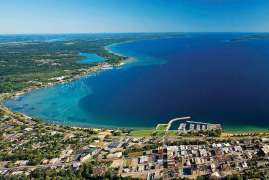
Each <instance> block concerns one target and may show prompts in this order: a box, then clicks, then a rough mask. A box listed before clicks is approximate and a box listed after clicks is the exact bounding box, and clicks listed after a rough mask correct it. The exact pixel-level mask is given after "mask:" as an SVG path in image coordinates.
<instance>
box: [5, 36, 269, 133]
mask: <svg viewBox="0 0 269 180" xmlns="http://www.w3.org/2000/svg"><path fill="white" fill-rule="evenodd" d="M237 36H238V34H215V33H212V34H190V35H189V36H184V37H181V38H169V39H156V40H141V41H135V42H129V43H125V44H118V45H114V46H111V47H110V49H111V50H112V51H114V52H116V53H120V54H123V55H125V56H132V57H135V60H133V62H131V63H127V64H126V65H124V66H122V67H121V68H117V69H112V70H106V71H101V72H98V73H96V74H93V75H89V76H87V77H83V78H81V79H79V80H76V81H73V82H70V83H67V84H61V85H56V86H53V87H49V88H45V89H40V90H34V91H32V92H30V93H28V94H26V95H24V96H22V97H19V98H17V99H15V100H9V101H7V102H6V103H5V104H6V105H7V106H8V107H10V108H12V109H13V110H15V111H20V112H24V113H26V114H28V115H30V116H35V117H40V118H42V119H44V120H45V121H49V122H56V123H64V124H68V125H79V126H85V127H89V126H99V127H100V126H106V127H153V126H155V125H156V124H157V123H160V122H167V121H168V120H169V119H171V118H174V117H180V116H192V118H193V120H196V121H205V122H214V123H221V124H222V125H224V127H225V128H246V127H255V128H256V127H257V128H269V108H268V105H269V83H268V82H269V41H268V40H251V41H238V42H230V41H229V39H232V38H234V37H237Z"/></svg>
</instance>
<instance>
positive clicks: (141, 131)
mask: <svg viewBox="0 0 269 180" xmlns="http://www.w3.org/2000/svg"><path fill="white" fill-rule="evenodd" d="M154 131H155V130H154V129H137V130H133V131H132V132H131V133H130V135H131V136H136V137H147V136H151V135H152V133H153V132H154Z"/></svg>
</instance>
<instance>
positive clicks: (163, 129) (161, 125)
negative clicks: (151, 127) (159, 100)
mask: <svg viewBox="0 0 269 180" xmlns="http://www.w3.org/2000/svg"><path fill="white" fill-rule="evenodd" d="M167 126H168V124H158V125H157V126H156V131H165V130H166V128H167Z"/></svg>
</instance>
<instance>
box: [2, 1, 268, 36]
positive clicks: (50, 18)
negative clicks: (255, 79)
mask: <svg viewBox="0 0 269 180" xmlns="http://www.w3.org/2000/svg"><path fill="white" fill-rule="evenodd" d="M164 31H166V32H167V31H169V32H175V31H177V32H192V31H196V32H197V31H198V32H202V31H206V32H219V31H221V32H225V31H229V32H234V31H240V32H258V31H263V32H264V31H266V32H268V31H269V0H0V33H78V32H81V33H86V32H164Z"/></svg>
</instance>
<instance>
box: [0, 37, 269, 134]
mask: <svg viewBox="0 0 269 180" xmlns="http://www.w3.org/2000/svg"><path fill="white" fill-rule="evenodd" d="M167 38H173V37H164V38H161V39H167ZM155 39H160V38H153V39H139V40H128V41H123V42H117V43H112V44H109V45H106V46H104V47H103V48H104V50H106V51H108V52H109V53H111V54H114V55H117V56H120V57H122V58H124V59H123V60H121V61H120V62H119V63H118V64H117V65H113V64H111V63H108V62H105V61H104V62H100V63H97V65H96V66H93V67H89V68H87V69H83V70H84V72H83V73H81V74H79V75H75V76H73V77H71V78H68V79H63V80H61V81H57V82H49V83H47V84H44V85H41V86H32V87H31V86H30V87H28V88H26V89H23V90H21V91H17V92H13V93H2V94H0V107H4V108H7V109H8V110H10V111H11V112H13V113H15V112H16V111H13V110H12V109H10V108H8V107H6V106H5V105H4V102H5V101H7V100H9V99H12V98H17V97H19V96H23V95H25V94H26V93H29V92H31V91H33V90H38V89H42V88H48V87H51V86H56V85H59V84H65V83H69V82H72V81H75V80H78V79H80V78H83V77H86V76H91V75H93V74H94V73H98V72H101V71H102V70H106V68H108V66H109V67H111V68H112V69H114V68H119V67H121V66H124V65H125V64H128V63H132V62H133V61H135V59H136V58H135V57H132V56H125V55H123V54H121V53H116V52H113V51H112V50H111V47H113V46H116V45H121V44H126V43H132V42H135V41H141V40H142V41H143V40H155ZM20 113H21V112H20ZM22 114H24V113H22ZM24 115H25V116H28V115H26V114H24ZM31 118H34V117H31ZM41 121H42V123H46V124H51V125H63V126H69V127H76V128H86V129H90V128H104V129H135V130H150V129H154V128H155V126H153V127H117V126H107V125H91V124H89V125H86V126H83V124H80V123H78V124H75V123H73V125H72V123H64V122H63V123H55V122H50V121H46V120H43V119H41ZM223 132H224V133H233V134H234V133H251V132H252V133H263V132H269V129H267V128H259V127H254V126H253V127H252V126H243V127H242V128H238V127H230V128H225V129H223Z"/></svg>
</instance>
